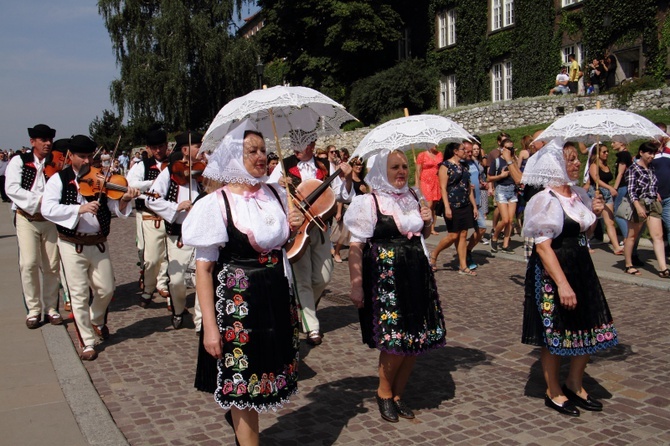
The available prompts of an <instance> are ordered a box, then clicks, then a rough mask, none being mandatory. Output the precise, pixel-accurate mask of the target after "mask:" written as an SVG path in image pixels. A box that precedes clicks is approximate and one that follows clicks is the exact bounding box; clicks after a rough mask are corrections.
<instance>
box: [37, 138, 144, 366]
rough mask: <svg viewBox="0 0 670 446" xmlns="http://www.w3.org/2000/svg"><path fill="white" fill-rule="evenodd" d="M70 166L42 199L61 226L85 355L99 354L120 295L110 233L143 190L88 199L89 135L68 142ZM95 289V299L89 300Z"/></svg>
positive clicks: (46, 210) (87, 358) (60, 245)
mask: <svg viewBox="0 0 670 446" xmlns="http://www.w3.org/2000/svg"><path fill="white" fill-rule="evenodd" d="M68 148H69V153H68V159H69V161H70V163H71V166H70V167H67V168H65V169H63V170H61V171H60V172H59V173H58V174H57V175H54V176H53V177H51V178H50V179H49V181H48V182H47V185H46V187H45V190H44V198H43V200H42V214H43V215H44V217H45V218H46V219H48V220H49V221H51V222H53V223H55V224H56V227H57V229H58V249H59V251H60V255H61V261H62V262H63V270H64V271H65V277H66V278H67V284H68V287H69V292H70V301H71V305H72V315H73V316H74V321H75V324H76V326H77V333H78V335H79V342H80V346H81V349H82V352H81V353H80V358H81V359H82V360H84V361H93V360H94V359H95V358H97V357H98V353H97V352H96V350H95V345H96V344H98V343H99V342H102V341H104V340H106V339H108V338H109V328H108V327H107V321H106V319H107V307H108V306H109V303H110V301H111V300H112V295H113V294H114V272H113V270H112V261H111V259H110V257H109V249H108V246H107V236H108V235H109V229H110V222H111V219H112V212H113V213H115V214H116V216H118V217H121V218H126V217H128V215H130V212H131V210H132V206H130V202H131V201H132V200H133V198H135V197H137V196H138V195H139V193H140V192H139V191H138V190H137V189H134V188H128V190H127V191H126V192H125V193H124V194H123V196H122V197H121V199H120V200H112V199H109V198H108V197H107V195H105V194H104V190H103V191H102V193H101V195H100V196H99V197H95V196H91V197H86V198H85V197H83V196H82V194H81V193H80V189H79V178H80V175H81V173H82V170H84V169H85V168H86V167H87V165H89V164H90V163H91V161H92V158H93V151H94V150H95V148H96V144H95V141H93V140H92V139H91V138H89V137H88V136H84V135H77V136H73V137H72V139H71V140H70V142H69V144H68ZM89 289H90V290H91V292H92V295H93V299H92V300H90V304H89V297H90V294H89Z"/></svg>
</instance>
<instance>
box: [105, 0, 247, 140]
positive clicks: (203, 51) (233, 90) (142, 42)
mask: <svg viewBox="0 0 670 446" xmlns="http://www.w3.org/2000/svg"><path fill="white" fill-rule="evenodd" d="M251 1H252V0H225V1H222V0H199V1H196V0H162V1H161V0H99V1H98V10H99V12H100V14H101V15H102V16H103V18H104V21H105V26H106V27H107V30H108V31H109V35H110V37H111V40H112V46H113V48H114V51H115V55H116V60H117V64H118V65H119V67H120V78H119V79H116V80H114V81H113V82H112V84H111V86H110V96H111V100H112V103H113V104H114V105H116V107H117V108H118V113H119V115H120V116H121V117H122V118H123V117H124V116H125V114H126V113H127V114H128V116H129V118H130V119H131V120H133V119H142V120H143V119H145V118H146V119H149V120H159V121H163V122H164V123H165V124H166V125H167V126H168V128H170V129H174V130H179V129H185V128H191V129H201V128H203V127H204V126H206V125H207V124H208V122H209V121H210V120H211V119H212V118H213V117H214V116H215V114H216V112H217V111H218V110H219V108H220V107H221V106H222V105H223V104H225V103H226V102H228V101H230V100H231V99H233V98H235V97H237V96H241V95H243V94H245V93H247V92H248V91H250V90H252V89H253V88H254V86H255V82H256V80H255V74H254V73H255V69H254V66H255V62H256V55H257V52H256V51H255V49H254V48H253V44H252V43H251V42H248V41H246V39H235V38H233V37H232V36H231V35H230V33H229V27H230V24H231V19H232V17H233V14H234V10H235V8H237V10H238V11H239V9H240V7H241V6H242V4H243V3H250V2H251Z"/></svg>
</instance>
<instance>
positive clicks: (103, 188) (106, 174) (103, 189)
mask: <svg viewBox="0 0 670 446" xmlns="http://www.w3.org/2000/svg"><path fill="white" fill-rule="evenodd" d="M119 144H121V135H119V139H117V140H116V147H114V152H112V162H113V160H114V159H116V151H117V150H119ZM111 176H112V165H111V164H110V165H109V169H107V172H105V180H104V181H103V182H102V187H101V188H100V195H98V203H100V200H101V199H102V194H103V192H104V191H105V184H107V180H109V179H110V177H111Z"/></svg>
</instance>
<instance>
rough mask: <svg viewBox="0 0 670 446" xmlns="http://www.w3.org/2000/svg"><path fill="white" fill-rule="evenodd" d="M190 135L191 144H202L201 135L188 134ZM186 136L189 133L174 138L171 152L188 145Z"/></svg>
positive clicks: (195, 133) (196, 133)
mask: <svg viewBox="0 0 670 446" xmlns="http://www.w3.org/2000/svg"><path fill="white" fill-rule="evenodd" d="M190 133H191V144H200V143H202V133H198V132H190ZM188 134H189V132H184V133H180V134H179V135H177V136H175V137H174V140H175V141H176V142H177V144H175V146H174V149H173V150H175V151H176V150H181V148H182V147H184V146H187V145H188Z"/></svg>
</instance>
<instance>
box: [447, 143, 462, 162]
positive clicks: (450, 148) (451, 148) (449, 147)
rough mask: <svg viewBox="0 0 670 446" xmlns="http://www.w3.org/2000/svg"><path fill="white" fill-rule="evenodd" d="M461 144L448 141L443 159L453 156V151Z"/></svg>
mask: <svg viewBox="0 0 670 446" xmlns="http://www.w3.org/2000/svg"><path fill="white" fill-rule="evenodd" d="M460 146H461V143H460V142H450V143H449V144H447V146H446V147H445V148H444V157H443V158H444V160H445V161H446V160H448V159H449V158H451V157H452V156H454V152H455V151H456V149H458V148H459V147H460Z"/></svg>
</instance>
